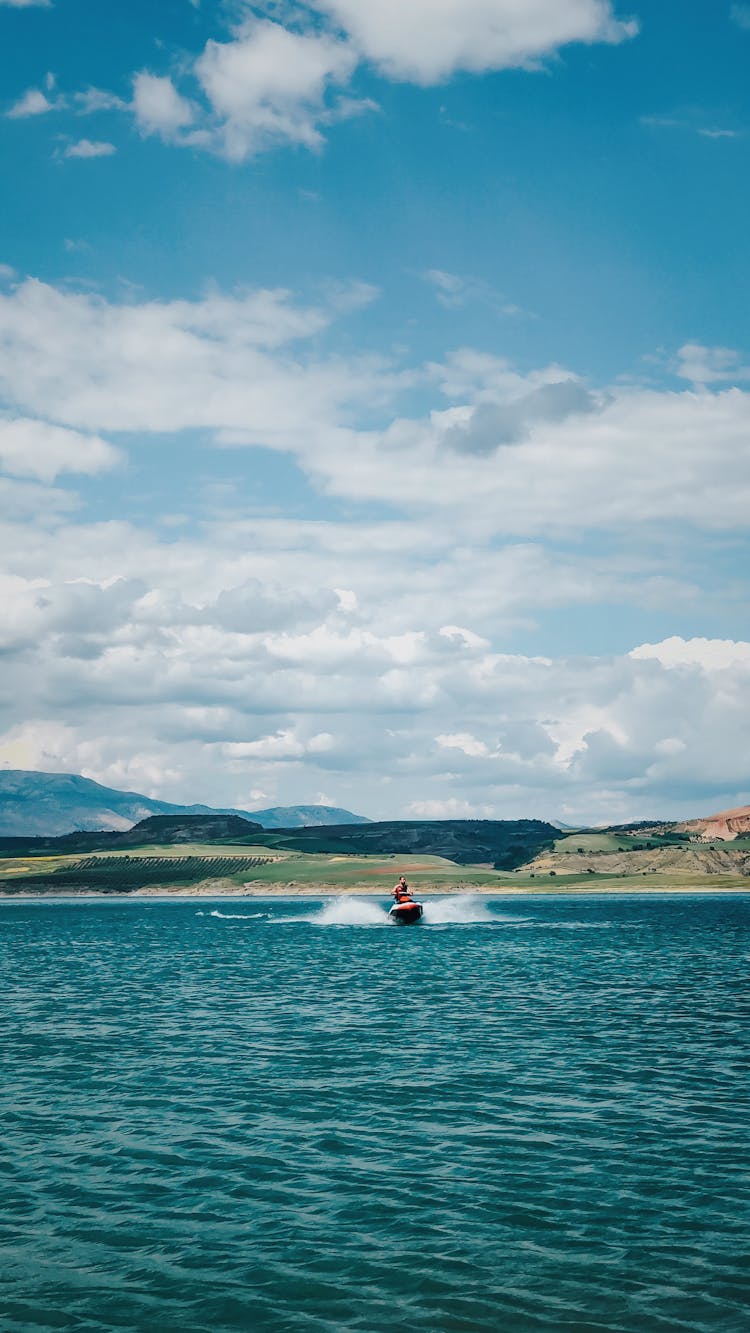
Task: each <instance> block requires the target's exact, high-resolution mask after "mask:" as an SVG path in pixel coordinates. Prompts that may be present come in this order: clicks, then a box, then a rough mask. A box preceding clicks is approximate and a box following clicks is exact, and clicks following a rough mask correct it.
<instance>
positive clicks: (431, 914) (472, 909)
mask: <svg viewBox="0 0 750 1333" xmlns="http://www.w3.org/2000/svg"><path fill="white" fill-rule="evenodd" d="M423 919H424V923H425V925H427V926H481V925H495V926H497V925H504V924H506V923H508V924H511V923H512V922H513V921H514V920H517V919H518V918H513V917H502V916H498V915H497V914H496V913H495V912H492V911H491V910H490V908H489V906H488V904H487V903H486V902H483V901H482V899H481V898H478V897H477V896H476V895H475V894H471V893H466V894H460V895H458V896H456V897H451V898H432V899H431V898H427V899H426V900H425V905H424V918H423Z"/></svg>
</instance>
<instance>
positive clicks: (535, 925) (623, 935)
mask: <svg viewBox="0 0 750 1333" xmlns="http://www.w3.org/2000/svg"><path fill="white" fill-rule="evenodd" d="M348 923H350V924H348ZM749 924H750V898H747V897H742V898H736V897H735V898H730V897H720V898H710V899H707V898H702V899H701V898H689V899H685V898H679V899H674V898H672V899H652V898H636V897H630V898H628V897H622V898H607V899H604V898H586V899H573V898H547V899H542V898H536V899H524V900H504V901H494V902H492V903H489V904H483V903H475V904H472V903H467V902H465V901H463V902H462V901H459V902H456V900H453V902H450V903H448V904H443V905H440V904H438V905H433V906H432V908H431V911H430V917H429V920H428V923H426V924H423V925H419V926H416V927H412V928H406V929H404V928H398V927H394V926H389V925H388V924H387V923H386V922H385V916H384V912H383V909H382V907H380V906H378V905H377V904H375V903H374V902H349V903H345V904H343V905H334V906H333V907H329V908H323V907H322V906H321V905H320V904H316V903H312V904H311V903H310V902H309V901H307V902H304V901H300V900H299V899H297V900H295V901H288V902H279V901H278V900H276V901H274V902H273V903H271V902H268V901H259V900H257V899H256V900H252V901H247V900H243V901H237V900H234V901H232V903H231V904H229V905H227V904H226V902H225V903H223V904H218V903H205V902H203V903H196V902H195V901H194V900H193V901H178V902H175V901H172V902H169V903H160V902H155V901H149V900H139V901H130V902H128V901H125V902H122V901H121V902H81V901H79V902H70V903H50V902H45V903H40V902H36V903H25V904H24V903H20V902H8V903H4V904H2V905H1V906H0V957H1V958H2V966H3V991H2V996H3V999H2V1009H3V1050H2V1055H3V1087H2V1095H1V1097H0V1110H1V1111H2V1126H3V1139H4V1145H3V1146H4V1153H3V1159H2V1168H1V1169H2V1176H3V1179H2V1187H3V1203H2V1212H1V1216H0V1248H1V1249H2V1284H1V1285H0V1327H2V1329H3V1331H4V1333H5V1331H7V1333H28V1331H29V1330H36V1329H66V1330H67V1329H71V1330H73V1329H75V1330H92V1331H93V1330H109V1329H121V1330H124V1329H127V1330H159V1331H162V1330H170V1331H171V1330H174V1331H175V1333H176V1331H177V1330H180V1333H197V1331H198V1330H212V1331H213V1330H217V1331H220V1330H227V1331H229V1330H241V1329H242V1330H244V1329H248V1330H266V1329H268V1330H279V1331H280V1333H281V1331H283V1333H287V1331H288V1333H297V1331H298V1330H299V1333H306V1331H307V1330H310V1331H311V1333H313V1331H315V1330H317V1331H321V1333H322V1331H326V1333H329V1331H332V1330H339V1329H347V1330H348V1329H357V1330H364V1331H366V1333H380V1330H390V1329H394V1330H407V1331H408V1330H439V1331H441V1333H442V1331H443V1330H446V1331H447V1330H456V1331H459V1330H465V1331H466V1333H469V1331H471V1330H500V1331H501V1333H506V1331H507V1333H516V1331H517V1333H526V1330H529V1331H531V1330H555V1331H556V1330H575V1333H588V1330H592V1331H593V1330H623V1331H626V1333H651V1331H652V1330H653V1333H670V1331H671V1330H691V1333H706V1331H707V1330H725V1331H726V1333H729V1330H732V1331H734V1330H737V1331H738V1333H739V1330H743V1331H744V1330H746V1329H747V1328H748V1326H749V1324H750V1319H749V1307H748V1295H749V1294H750V1293H749V1292H748V1285H747V1281H748V1269H747V1256H748V1250H749V1249H750V1247H749V1246H748V1240H749V1239H750V1226H749V1225H748V1221H749V1215H748V1204H749V1203H750V1183H749V1180H748V1171H747V1168H748V1142H747V1137H748V1126H749V1125H750V1114H749V1112H750V1085H749V1082H748V1067H749V1063H750V1062H749V1060H748V1055H749V1047H750V1040H749V1034H748V1023H747V1017H748V1003H747V986H746V981H747V971H748V960H749V959H750V935H749V934H748V925H749Z"/></svg>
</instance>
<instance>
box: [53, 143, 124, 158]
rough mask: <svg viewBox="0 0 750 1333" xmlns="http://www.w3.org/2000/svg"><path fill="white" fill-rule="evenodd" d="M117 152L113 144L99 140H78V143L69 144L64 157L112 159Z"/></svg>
mask: <svg viewBox="0 0 750 1333" xmlns="http://www.w3.org/2000/svg"><path fill="white" fill-rule="evenodd" d="M116 152H117V149H116V148H115V145H114V144H113V143H107V142H106V141H102V140H99V139H78V140H77V142H76V143H70V144H68V146H67V148H66V149H65V152H64V153H63V157H83V158H88V157H111V156H112V154H113V153H116Z"/></svg>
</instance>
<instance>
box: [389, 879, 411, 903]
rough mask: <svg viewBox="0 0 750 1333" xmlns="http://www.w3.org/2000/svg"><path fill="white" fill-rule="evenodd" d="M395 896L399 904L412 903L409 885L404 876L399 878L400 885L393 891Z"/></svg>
mask: <svg viewBox="0 0 750 1333" xmlns="http://www.w3.org/2000/svg"><path fill="white" fill-rule="evenodd" d="M393 896H394V898H395V899H396V902H397V903H410V902H411V901H412V896H411V892H410V890H409V885H408V884H407V882H406V879H405V878H404V876H403V875H399V877H398V884H397V885H396V887H395V889H394V890H393Z"/></svg>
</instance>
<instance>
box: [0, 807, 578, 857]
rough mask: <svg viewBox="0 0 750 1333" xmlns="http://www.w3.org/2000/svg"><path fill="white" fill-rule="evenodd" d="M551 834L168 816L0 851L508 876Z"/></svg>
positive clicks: (26, 841)
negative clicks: (218, 853)
mask: <svg viewBox="0 0 750 1333" xmlns="http://www.w3.org/2000/svg"><path fill="white" fill-rule="evenodd" d="M557 836H558V831H557V829H555V828H553V826H552V825H551V824H544V823H542V822H541V821H540V820H536V819H518V820H490V819H483V820H464V819H455V820H454V819H446V820H434V821H415V822H400V821H394V822H390V823H382V824H377V823H372V824H357V825H351V824H340V825H334V826H320V827H317V828H309V827H306V828H297V829H264V828H263V827H262V826H261V825H260V824H252V823H250V822H249V821H247V820H245V819H242V818H237V817H236V816H225V815H218V816H217V815H213V816H210V817H209V816H204V815H180V816H175V815H170V816H159V817H149V818H148V819H144V820H142V821H141V822H140V823H139V824H136V825H135V827H134V828H132V829H127V830H126V831H125V832H100V833H87V832H76V833H68V834H65V835H63V836H62V837H57V838H54V837H53V838H41V837H36V838H34V837H32V838H22V837H0V853H2V854H5V855H6V856H23V855H26V854H31V855H41V854H45V855H46V854H51V855H65V856H68V855H71V854H73V853H76V852H97V851H107V852H117V851H120V850H124V849H127V848H130V847H148V846H160V847H164V846H166V845H171V844H175V843H198V842H201V843H206V844H209V843H211V844H217V845H221V844H222V843H226V842H231V843H232V844H233V845H234V846H235V847H237V846H247V847H252V846H254V845H255V846H257V844H258V843H259V841H262V843H263V845H264V847H266V848H271V849H275V850H277V851H278V852H281V853H287V852H302V853H306V854H308V855H314V854H316V853H321V854H326V855H329V856H330V855H334V856H347V857H348V856H355V857H356V856H415V855H416V856H438V857H442V858H443V859H444V860H446V861H450V862H452V863H453V864H455V865H475V866H486V867H488V868H489V867H492V868H494V869H497V870H512V869H514V868H515V867H516V866H520V865H523V864H524V863H525V862H526V861H530V860H531V859H532V858H533V857H534V856H536V855H537V854H538V853H539V852H541V851H542V850H544V849H546V848H551V847H552V845H553V843H554V840H555V838H556V837H557Z"/></svg>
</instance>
